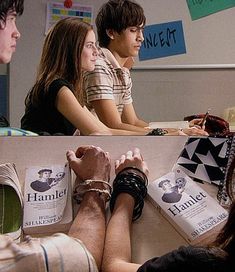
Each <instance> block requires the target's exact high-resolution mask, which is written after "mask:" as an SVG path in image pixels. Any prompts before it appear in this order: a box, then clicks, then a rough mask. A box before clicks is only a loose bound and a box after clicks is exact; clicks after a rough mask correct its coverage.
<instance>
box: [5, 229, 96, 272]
mask: <svg viewBox="0 0 235 272" xmlns="http://www.w3.org/2000/svg"><path fill="white" fill-rule="evenodd" d="M0 271H1V272H6V271H7V272H13V271H14V272H15V271H18V272H28V271H33V272H46V271H50V272H58V271H63V272H70V271H72V272H73V271H79V272H98V269H97V266H96V264H95V260H94V258H93V257H92V256H91V254H90V253H89V251H88V250H87V249H86V247H85V246H84V244H83V243H82V242H81V241H80V240H78V239H75V238H70V237H69V236H67V235H65V234H54V235H53V236H50V237H44V238H32V237H30V236H27V237H26V238H25V241H23V242H22V243H20V244H16V243H14V242H13V241H12V239H11V238H10V237H7V236H3V235H1V236H0Z"/></svg>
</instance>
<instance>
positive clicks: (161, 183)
mask: <svg viewBox="0 0 235 272" xmlns="http://www.w3.org/2000/svg"><path fill="white" fill-rule="evenodd" d="M164 183H171V182H170V180H169V179H163V180H161V181H160V182H159V184H158V187H160V188H162V186H163V184H164Z"/></svg>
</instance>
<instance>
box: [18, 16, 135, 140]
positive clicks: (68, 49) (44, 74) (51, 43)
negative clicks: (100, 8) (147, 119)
mask: <svg viewBox="0 0 235 272" xmlns="http://www.w3.org/2000/svg"><path fill="white" fill-rule="evenodd" d="M51 52H53V54H52V53H51ZM97 54H98V52H97V48H96V38H95V33H94V31H93V28H92V26H91V25H89V24H87V23H85V22H82V21H81V20H80V19H79V18H74V17H68V18H64V19H62V20H60V21H58V22H57V23H56V24H55V26H54V27H52V28H51V29H50V31H49V33H48V34H47V36H46V39H45V42H44V46H43V50H42V56H41V61H40V64H39V69H38V73H37V77H36V82H35V84H34V86H33V88H32V89H31V91H30V92H29V93H28V95H27V97H26V99H25V105H26V109H25V114H24V116H23V117H22V119H21V127H22V128H23V129H27V130H31V131H34V132H36V133H38V134H45V133H46V134H47V135H74V133H77V132H76V129H78V130H79V132H80V134H82V135H90V134H108V135H112V134H125V135H130V134H134V133H132V132H128V131H118V132H117V131H115V130H111V129H109V128H108V127H106V126H105V125H104V124H103V123H102V122H100V121H99V120H98V119H96V118H95V117H94V116H93V115H92V114H91V113H90V112H89V111H88V110H87V108H86V107H85V106H84V104H83V98H82V90H83V87H82V76H83V72H84V71H93V70H94V68H95V61H96V59H97ZM135 134H137V133H135Z"/></svg>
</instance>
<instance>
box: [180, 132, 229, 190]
mask: <svg viewBox="0 0 235 272" xmlns="http://www.w3.org/2000/svg"><path fill="white" fill-rule="evenodd" d="M230 146H231V138H214V137H206V138H198V137H192V138H189V140H188V141H187V143H186V144H185V147H184V149H183V151H182V153H181V154H180V156H179V158H178V160H177V163H176V164H177V165H178V166H180V167H181V168H182V170H183V171H184V172H185V173H186V174H187V175H188V176H190V177H192V178H196V179H199V180H202V181H207V182H209V183H215V184H217V185H221V182H223V181H224V177H225V171H226V166H227V162H228V156H229V150H230Z"/></svg>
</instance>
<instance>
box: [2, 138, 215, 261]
mask: <svg viewBox="0 0 235 272" xmlns="http://www.w3.org/2000/svg"><path fill="white" fill-rule="evenodd" d="M186 141H187V137H183V136H170V137H169V136H165V137H154V136H153V137H152V136H148V137H146V136H142V137H135V136H128V137H123V136H102V137H101V136H90V137H59V136H57V137H43V136H41V137H0V163H6V162H11V163H15V165H16V168H17V171H18V175H19V179H20V182H21V184H23V182H24V176H25V168H26V167H28V166H43V165H50V164H60V163H64V162H65V161H66V156H65V153H66V151H67V150H69V149H72V150H76V148H77V147H78V146H81V145H89V144H92V145H95V146H99V147H101V148H103V149H104V150H105V151H108V152H110V156H111V161H112V170H111V177H112V178H113V177H114V169H113V168H114V167H113V165H114V164H113V162H114V160H116V159H117V158H119V157H120V155H121V154H123V153H126V151H128V150H130V149H131V150H133V148H134V147H139V148H140V150H141V153H142V155H143V157H144V159H145V160H146V161H147V163H148V166H149V170H150V176H149V181H150V182H151V181H152V180H154V179H156V178H158V177H160V176H162V175H164V174H166V173H167V172H169V171H170V170H171V169H172V167H173V165H174V163H175V162H176V160H177V158H178V156H179V154H180V152H181V150H182V149H183V147H184V144H185V142H186ZM209 190H212V191H213V189H211V188H210V189H209ZM212 194H213V192H212ZM132 232H133V233H132V241H133V242H132V247H133V261H135V262H144V261H145V260H147V259H149V258H151V257H154V256H158V255H161V254H164V253H166V252H168V251H170V250H172V249H175V248H177V247H178V246H180V245H185V244H187V242H186V241H185V240H184V239H183V238H182V237H181V236H180V235H179V234H178V233H177V232H176V231H175V229H174V228H173V227H172V226H171V225H170V224H169V223H168V221H166V219H165V218H164V217H163V216H162V215H161V214H159V212H158V211H157V209H156V208H155V207H153V206H152V204H151V203H149V202H148V201H146V203H145V207H144V210H143V215H142V217H141V218H140V219H139V220H138V221H137V222H136V223H134V224H133V231H132Z"/></svg>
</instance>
